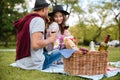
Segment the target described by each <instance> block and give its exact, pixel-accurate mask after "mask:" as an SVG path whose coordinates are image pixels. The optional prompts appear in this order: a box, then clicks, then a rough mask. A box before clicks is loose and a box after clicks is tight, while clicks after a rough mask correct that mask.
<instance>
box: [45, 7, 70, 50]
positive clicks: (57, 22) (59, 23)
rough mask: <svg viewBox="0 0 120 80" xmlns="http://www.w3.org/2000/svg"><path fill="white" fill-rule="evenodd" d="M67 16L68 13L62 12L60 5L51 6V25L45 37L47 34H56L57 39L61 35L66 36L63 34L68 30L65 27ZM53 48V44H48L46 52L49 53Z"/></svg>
mask: <svg viewBox="0 0 120 80" xmlns="http://www.w3.org/2000/svg"><path fill="white" fill-rule="evenodd" d="M67 15H69V13H68V12H67V11H64V10H63V7H62V5H56V6H53V12H51V13H49V16H50V21H51V24H50V25H49V27H48V29H47V33H48V34H47V36H49V32H57V34H58V38H59V37H60V36H61V35H66V34H65V33H64V32H65V31H66V29H67V28H68V27H65V22H66V16H67ZM53 48H54V46H53V44H50V45H49V46H48V48H47V50H48V51H51V50H52V49H53Z"/></svg>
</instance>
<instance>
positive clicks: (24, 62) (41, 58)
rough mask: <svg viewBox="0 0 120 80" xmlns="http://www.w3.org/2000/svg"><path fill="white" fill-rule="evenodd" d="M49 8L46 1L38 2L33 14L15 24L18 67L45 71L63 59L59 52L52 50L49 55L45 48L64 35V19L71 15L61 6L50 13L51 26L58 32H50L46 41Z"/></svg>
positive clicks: (55, 7) (39, 0)
mask: <svg viewBox="0 0 120 80" xmlns="http://www.w3.org/2000/svg"><path fill="white" fill-rule="evenodd" d="M48 6H49V4H48V3H47V2H46V1H45V0H36V2H35V6H34V9H33V12H32V13H30V14H28V15H26V16H25V17H23V18H21V19H19V20H17V21H15V22H14V27H15V28H16V31H17V47H16V66H17V67H20V68H22V69H28V70H31V69H37V70H44V69H46V68H48V67H49V66H50V65H51V64H52V63H53V62H55V61H56V60H58V59H60V58H61V57H62V55H61V53H60V51H59V50H57V49H56V50H52V51H50V53H51V54H48V52H47V51H45V49H44V47H46V46H48V45H49V44H52V43H54V42H55V41H56V39H57V38H58V35H61V34H64V28H63V24H64V19H65V16H66V15H69V13H68V12H66V11H64V10H63V8H62V6H61V5H56V6H54V7H53V12H52V13H49V16H50V17H51V20H53V23H51V25H50V26H51V28H52V27H57V29H56V30H57V32H56V33H51V31H49V37H48V38H46V39H45V23H46V17H47V16H48ZM54 21H55V22H54ZM48 29H49V28H48ZM53 29H54V28H53Z"/></svg>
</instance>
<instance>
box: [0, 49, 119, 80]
mask: <svg viewBox="0 0 120 80" xmlns="http://www.w3.org/2000/svg"><path fill="white" fill-rule="evenodd" d="M108 51H109V57H108V59H109V61H120V47H119V48H114V47H110V48H109V50H108ZM14 59H15V52H7V51H6V52H0V80H87V79H85V78H80V77H74V76H67V75H63V74H51V73H45V72H40V71H37V70H23V69H20V68H14V67H11V66H9V64H10V63H12V62H14ZM103 80H120V74H118V75H117V76H114V77H110V78H104V79H103Z"/></svg>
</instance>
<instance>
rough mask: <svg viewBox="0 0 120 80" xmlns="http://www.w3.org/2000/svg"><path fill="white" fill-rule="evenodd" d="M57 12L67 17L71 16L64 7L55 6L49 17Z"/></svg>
mask: <svg viewBox="0 0 120 80" xmlns="http://www.w3.org/2000/svg"><path fill="white" fill-rule="evenodd" d="M56 12H62V13H63V14H65V15H69V13H68V12H67V11H65V10H63V7H62V5H56V6H53V12H51V13H49V14H48V15H49V16H53V15H54V13H56Z"/></svg>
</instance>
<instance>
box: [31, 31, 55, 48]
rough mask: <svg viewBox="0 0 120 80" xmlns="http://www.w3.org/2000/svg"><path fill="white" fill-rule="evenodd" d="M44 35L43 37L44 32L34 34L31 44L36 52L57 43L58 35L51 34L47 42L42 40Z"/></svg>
mask: <svg viewBox="0 0 120 80" xmlns="http://www.w3.org/2000/svg"><path fill="white" fill-rule="evenodd" d="M42 35H43V33H42V32H35V33H33V34H32V38H31V39H32V40H31V44H32V48H33V49H34V50H36V49H39V48H43V47H45V46H47V45H48V44H50V43H53V42H55V41H56V39H57V34H56V33H51V34H50V37H49V38H48V39H45V40H43V39H42Z"/></svg>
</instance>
